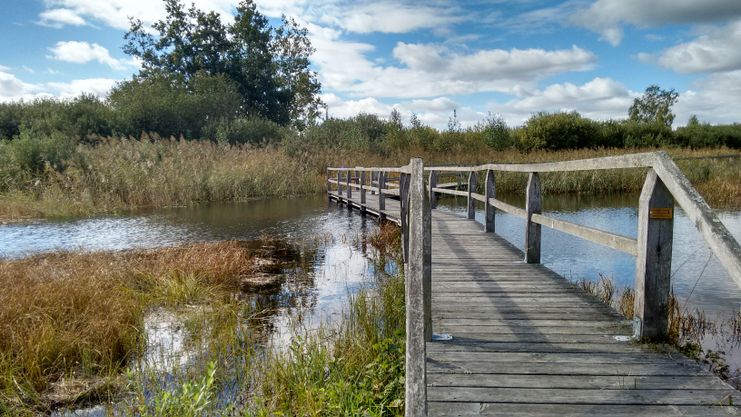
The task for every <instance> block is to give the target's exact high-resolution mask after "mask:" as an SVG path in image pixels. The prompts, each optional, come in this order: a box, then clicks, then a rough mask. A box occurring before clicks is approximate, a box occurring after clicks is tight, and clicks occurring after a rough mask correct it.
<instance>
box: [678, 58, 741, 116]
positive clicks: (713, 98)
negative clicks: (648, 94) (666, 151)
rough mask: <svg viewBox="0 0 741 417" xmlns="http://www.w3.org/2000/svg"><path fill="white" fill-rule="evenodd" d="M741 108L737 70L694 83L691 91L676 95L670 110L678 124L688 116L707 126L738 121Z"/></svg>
mask: <svg viewBox="0 0 741 417" xmlns="http://www.w3.org/2000/svg"><path fill="white" fill-rule="evenodd" d="M739 108H741V70H736V71H729V72H723V73H717V74H711V75H710V76H708V77H707V78H704V79H701V80H698V81H696V82H695V83H694V84H693V85H692V86H691V89H690V90H688V91H685V92H683V93H681V94H680V95H679V99H678V100H677V104H676V105H675V107H674V111H675V114H676V115H677V117H676V119H675V120H676V121H677V123H678V124H684V123H685V122H686V121H687V120H688V119H689V117H690V116H691V115H693V114H695V115H697V117H698V118H699V119H700V120H701V121H703V122H708V123H734V122H738V115H739V112H738V109H739Z"/></svg>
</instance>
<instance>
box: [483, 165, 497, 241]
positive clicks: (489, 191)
mask: <svg viewBox="0 0 741 417" xmlns="http://www.w3.org/2000/svg"><path fill="white" fill-rule="evenodd" d="M496 197H497V192H496V182H495V178H494V171H492V170H490V169H489V170H487V171H486V184H485V195H484V231H485V232H488V233H494V232H495V216H496V210H495V208H494V206H492V205H491V204H489V200H491V199H493V198H496Z"/></svg>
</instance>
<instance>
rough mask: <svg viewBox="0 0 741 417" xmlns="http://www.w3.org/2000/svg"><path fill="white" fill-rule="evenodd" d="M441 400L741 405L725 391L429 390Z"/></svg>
mask: <svg viewBox="0 0 741 417" xmlns="http://www.w3.org/2000/svg"><path fill="white" fill-rule="evenodd" d="M428 392H429V397H430V398H432V399H434V400H438V401H479V402H506V403H526V404H533V403H536V404H537V403H546V404H548V403H554V402H555V403H559V404H569V403H571V404H601V405H604V404H616V405H619V404H645V405H721V404H724V405H729V403H730V404H733V403H734V402H738V401H739V400H740V399H741V395H740V394H739V392H738V391H735V390H730V389H725V390H640V389H639V390H631V389H625V390H601V389H580V390H574V389H558V388H551V389H539V388H534V389H527V390H525V389H522V388H474V387H460V388H459V387H429V388H428Z"/></svg>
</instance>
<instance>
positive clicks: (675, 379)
mask: <svg viewBox="0 0 741 417" xmlns="http://www.w3.org/2000/svg"><path fill="white" fill-rule="evenodd" d="M427 382H428V384H429V386H436V387H479V388H485V387H488V388H524V389H529V388H561V389H604V390H616V389H631V390H639V389H640V390H647V389H651V390H652V389H674V390H686V389H695V390H706V389H715V390H717V389H720V390H727V389H728V386H727V385H726V384H724V383H722V382H721V381H720V380H718V378H715V377H713V376H710V375H707V376H697V375H689V376H681V377H679V376H653V375H649V376H624V375H619V376H618V375H580V376H576V375H498V374H476V373H473V374H431V375H430V376H429V378H428V380H427Z"/></svg>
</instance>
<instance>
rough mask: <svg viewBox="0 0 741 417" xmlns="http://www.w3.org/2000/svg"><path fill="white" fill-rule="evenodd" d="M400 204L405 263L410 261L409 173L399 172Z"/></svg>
mask: <svg viewBox="0 0 741 417" xmlns="http://www.w3.org/2000/svg"><path fill="white" fill-rule="evenodd" d="M399 205H400V206H401V207H400V208H401V213H399V214H400V217H401V218H400V219H399V220H400V221H401V239H402V249H403V255H404V263H405V264H408V263H409V174H405V173H401V174H399Z"/></svg>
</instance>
